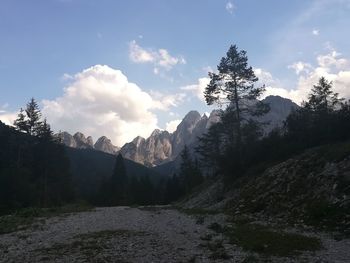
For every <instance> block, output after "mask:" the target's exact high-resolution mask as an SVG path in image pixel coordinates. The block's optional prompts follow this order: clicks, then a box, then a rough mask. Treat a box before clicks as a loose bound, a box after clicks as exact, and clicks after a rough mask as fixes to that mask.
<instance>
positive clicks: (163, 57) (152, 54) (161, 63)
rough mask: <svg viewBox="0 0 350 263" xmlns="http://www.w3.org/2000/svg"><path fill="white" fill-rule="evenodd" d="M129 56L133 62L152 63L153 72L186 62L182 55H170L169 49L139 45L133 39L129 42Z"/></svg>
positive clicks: (156, 72) (157, 72)
mask: <svg viewBox="0 0 350 263" xmlns="http://www.w3.org/2000/svg"><path fill="white" fill-rule="evenodd" d="M129 57H130V59H131V61H133V62H135V63H140V64H141V63H152V64H153V66H154V69H153V72H154V74H156V75H157V74H159V69H160V68H163V69H165V70H167V71H169V70H171V69H172V68H173V67H174V66H175V65H179V64H186V59H185V58H184V57H183V56H177V57H175V56H172V55H170V53H169V51H168V50H166V49H164V48H161V49H158V50H153V49H146V48H143V47H141V46H140V45H138V44H137V43H136V40H133V41H131V42H130V43H129Z"/></svg>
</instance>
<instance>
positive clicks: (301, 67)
mask: <svg viewBox="0 0 350 263" xmlns="http://www.w3.org/2000/svg"><path fill="white" fill-rule="evenodd" d="M288 68H290V69H294V70H295V73H296V74H297V75H300V74H301V73H310V71H311V70H312V66H311V64H309V63H304V62H302V61H298V62H295V63H293V64H292V65H289V66H288Z"/></svg>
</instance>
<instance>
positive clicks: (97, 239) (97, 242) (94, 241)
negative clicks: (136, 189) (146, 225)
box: [36, 229, 145, 262]
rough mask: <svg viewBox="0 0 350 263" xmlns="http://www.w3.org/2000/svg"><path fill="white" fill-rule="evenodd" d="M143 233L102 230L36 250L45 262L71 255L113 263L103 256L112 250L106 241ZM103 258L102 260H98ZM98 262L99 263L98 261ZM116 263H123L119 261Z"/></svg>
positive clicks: (142, 233)
mask: <svg viewBox="0 0 350 263" xmlns="http://www.w3.org/2000/svg"><path fill="white" fill-rule="evenodd" d="M144 234H145V233H144V232H137V231H130V230H123V229H117V230H103V231H97V232H91V233H86V234H80V235H76V236H75V237H74V238H73V242H71V243H57V244H54V245H53V246H51V247H49V248H41V249H37V250H36V252H39V253H40V254H42V255H45V260H47V261H50V260H51V258H52V257H55V258H57V256H58V257H60V256H71V254H74V253H77V254H82V255H83V256H85V257H86V260H88V261H89V262H90V261H93V262H100V261H101V262H110V261H113V262H115V259H113V258H109V257H108V256H107V257H108V258H106V256H105V255H103V253H102V252H103V251H104V250H108V249H112V247H110V246H109V245H108V241H110V240H111V239H112V238H120V237H130V236H135V235H144ZM100 257H103V258H100ZM99 260H100V261H99ZM117 262H125V261H123V260H121V259H119V261H117Z"/></svg>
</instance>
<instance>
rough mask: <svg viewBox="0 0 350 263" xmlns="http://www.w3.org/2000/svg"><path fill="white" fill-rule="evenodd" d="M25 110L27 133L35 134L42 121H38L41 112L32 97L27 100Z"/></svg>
mask: <svg viewBox="0 0 350 263" xmlns="http://www.w3.org/2000/svg"><path fill="white" fill-rule="evenodd" d="M25 112H26V115H27V121H26V123H27V126H28V133H29V134H30V135H37V133H38V130H39V129H40V126H41V125H42V122H41V121H40V118H41V112H40V109H39V106H38V104H37V102H36V101H35V99H34V98H32V99H31V100H30V101H29V102H28V104H27V107H26V110H25Z"/></svg>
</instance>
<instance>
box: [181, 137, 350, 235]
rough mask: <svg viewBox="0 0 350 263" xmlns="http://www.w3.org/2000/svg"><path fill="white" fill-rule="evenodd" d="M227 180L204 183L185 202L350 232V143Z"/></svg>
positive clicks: (218, 179) (187, 206) (184, 204)
mask: <svg viewBox="0 0 350 263" xmlns="http://www.w3.org/2000/svg"><path fill="white" fill-rule="evenodd" d="M256 168H257V167H252V168H251V170H250V171H248V173H247V174H249V175H246V176H243V177H242V178H241V179H239V180H237V181H235V183H233V185H232V186H230V187H228V186H227V185H226V186H225V184H224V180H223V178H217V179H216V181H215V182H210V183H207V185H203V186H202V187H201V189H198V191H197V192H196V193H195V194H193V195H192V196H190V197H189V198H188V199H187V200H185V201H184V202H183V204H182V205H183V206H184V207H186V208H198V207H201V208H211V209H218V208H220V209H224V210H226V211H229V213H230V214H235V215H238V214H243V215H246V214H249V215H254V216H257V217H264V218H266V217H267V218H273V219H274V220H276V219H280V221H283V222H292V223H299V224H307V225H313V226H317V227H320V228H323V229H329V228H330V229H332V230H340V231H345V232H346V233H347V234H350V143H349V142H347V143H339V144H333V145H325V146H322V147H317V148H313V149H310V150H307V151H305V152H304V153H302V154H300V155H297V156H295V157H293V158H290V159H288V160H286V161H284V162H281V163H279V164H277V165H273V166H272V167H270V168H268V169H266V170H265V171H263V172H261V173H259V172H254V170H255V169H256Z"/></svg>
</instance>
